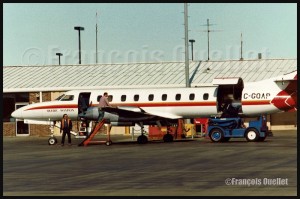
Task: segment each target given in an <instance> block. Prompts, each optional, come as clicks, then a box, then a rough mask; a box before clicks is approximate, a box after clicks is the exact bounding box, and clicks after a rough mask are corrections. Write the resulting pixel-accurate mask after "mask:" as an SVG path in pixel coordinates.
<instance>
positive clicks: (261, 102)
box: [242, 100, 270, 106]
mask: <svg viewBox="0 0 300 199" xmlns="http://www.w3.org/2000/svg"><path fill="white" fill-rule="evenodd" d="M269 104H270V100H249V101H242V106H254V105H269Z"/></svg>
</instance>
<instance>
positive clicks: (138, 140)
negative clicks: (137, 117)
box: [137, 122, 148, 144]
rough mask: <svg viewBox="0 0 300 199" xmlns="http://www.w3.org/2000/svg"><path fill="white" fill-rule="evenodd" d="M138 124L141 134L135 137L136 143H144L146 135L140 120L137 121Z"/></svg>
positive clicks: (146, 140)
mask: <svg viewBox="0 0 300 199" xmlns="http://www.w3.org/2000/svg"><path fill="white" fill-rule="evenodd" d="M139 126H140V127H141V132H142V134H141V135H140V136H139V137H138V138H137V143H138V144H146V143H147V142H148V138H147V136H145V135H144V132H145V130H144V125H143V123H142V122H140V123H139Z"/></svg>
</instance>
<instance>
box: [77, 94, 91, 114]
mask: <svg viewBox="0 0 300 199" xmlns="http://www.w3.org/2000/svg"><path fill="white" fill-rule="evenodd" d="M90 96H91V92H82V93H80V94H79V97H78V115H79V114H81V113H83V112H85V111H86V110H87V109H88V107H89V104H90Z"/></svg>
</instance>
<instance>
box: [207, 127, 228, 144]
mask: <svg viewBox="0 0 300 199" xmlns="http://www.w3.org/2000/svg"><path fill="white" fill-rule="evenodd" d="M209 138H210V139H211V141H213V142H222V141H223V140H224V135H223V131H222V130H220V129H212V130H211V131H210V133H209Z"/></svg>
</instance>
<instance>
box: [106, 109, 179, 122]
mask: <svg viewBox="0 0 300 199" xmlns="http://www.w3.org/2000/svg"><path fill="white" fill-rule="evenodd" d="M102 110H103V111H105V112H108V113H112V114H118V115H119V116H121V117H128V118H145V117H147V118H155V117H158V118H165V119H180V118H182V117H181V116H178V115H174V114H170V113H165V112H160V111H151V112H146V111H145V110H143V109H142V108H139V107H129V106H119V107H117V108H115V107H104V108H102Z"/></svg>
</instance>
